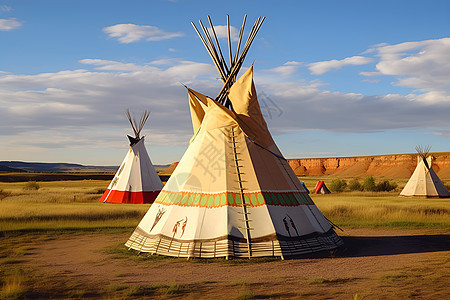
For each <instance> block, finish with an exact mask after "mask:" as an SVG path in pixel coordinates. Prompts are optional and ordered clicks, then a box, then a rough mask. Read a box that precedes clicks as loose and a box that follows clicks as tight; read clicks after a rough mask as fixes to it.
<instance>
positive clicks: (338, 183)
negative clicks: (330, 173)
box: [330, 179, 347, 192]
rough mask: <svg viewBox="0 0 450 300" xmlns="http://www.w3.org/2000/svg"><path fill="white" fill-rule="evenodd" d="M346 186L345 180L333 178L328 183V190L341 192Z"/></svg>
mask: <svg viewBox="0 0 450 300" xmlns="http://www.w3.org/2000/svg"><path fill="white" fill-rule="evenodd" d="M346 186H347V182H345V180H340V179H333V180H332V181H331V183H330V190H332V191H333V192H343V191H344V189H345V187H346Z"/></svg>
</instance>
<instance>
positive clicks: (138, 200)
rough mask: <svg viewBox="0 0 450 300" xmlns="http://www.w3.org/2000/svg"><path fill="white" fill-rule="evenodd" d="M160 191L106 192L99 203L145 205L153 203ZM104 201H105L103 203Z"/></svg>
mask: <svg viewBox="0 0 450 300" xmlns="http://www.w3.org/2000/svg"><path fill="white" fill-rule="evenodd" d="M159 192H160V191H150V192H149V191H144V192H129V191H117V190H109V189H108V190H106V192H105V193H104V194H103V196H102V198H100V200H99V202H107V203H129V204H145V203H153V201H155V199H156V197H158V194H159ZM105 199H106V201H105Z"/></svg>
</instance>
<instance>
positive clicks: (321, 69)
mask: <svg viewBox="0 0 450 300" xmlns="http://www.w3.org/2000/svg"><path fill="white" fill-rule="evenodd" d="M373 61H374V59H373V58H370V57H364V56H352V57H347V58H344V59H341V60H337V59H333V60H327V61H319V62H315V63H311V64H309V70H310V71H311V73H312V74H314V75H322V74H324V73H327V72H329V71H331V70H333V69H340V68H342V67H344V66H360V65H366V64H369V63H371V62H373Z"/></svg>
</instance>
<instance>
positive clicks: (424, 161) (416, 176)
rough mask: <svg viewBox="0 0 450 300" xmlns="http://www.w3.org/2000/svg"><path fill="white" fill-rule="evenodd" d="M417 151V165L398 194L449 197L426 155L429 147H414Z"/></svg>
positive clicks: (429, 157) (449, 194)
mask: <svg viewBox="0 0 450 300" xmlns="http://www.w3.org/2000/svg"><path fill="white" fill-rule="evenodd" d="M416 150H417V152H418V153H419V155H418V157H417V167H416V169H415V170H414V173H413V174H412V175H411V178H410V179H409V180H408V183H406V185H405V187H404V188H403V190H402V192H401V193H400V196H405V197H440V198H447V197H450V193H449V191H448V190H447V188H446V187H445V185H444V184H443V183H442V181H441V180H440V179H439V177H438V176H437V175H436V173H435V172H434V170H433V168H432V167H431V165H432V160H431V156H429V155H428V153H429V151H430V147H426V148H425V149H422V148H421V147H420V146H417V147H416Z"/></svg>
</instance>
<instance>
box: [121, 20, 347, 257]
mask: <svg viewBox="0 0 450 300" xmlns="http://www.w3.org/2000/svg"><path fill="white" fill-rule="evenodd" d="M208 20H209V23H210V28H209V29H207V28H206V27H204V26H203V24H202V23H201V22H200V26H201V29H202V31H203V34H204V36H203V35H201V34H200V32H199V31H198V30H197V28H195V26H194V28H195V29H196V31H197V33H198V34H199V36H200V38H201V39H202V41H203V43H204V45H205V47H206V48H207V50H208V52H209V54H210V55H211V57H212V58H213V61H214V62H215V64H216V66H217V68H218V70H219V73H220V74H221V78H222V81H223V82H224V87H223V89H222V90H221V92H220V93H219V95H218V97H216V98H215V99H212V98H210V97H207V96H205V95H203V94H201V93H198V92H196V91H194V90H192V89H189V88H188V94H189V103H190V109H191V117H192V124H193V129H194V135H193V137H192V139H191V141H190V145H189V147H188V149H187V150H186V153H185V154H184V156H183V157H182V159H181V160H180V163H179V164H178V166H177V168H176V169H175V171H174V173H173V174H172V176H171V178H170V179H169V180H168V182H167V183H166V185H165V187H164V189H163V190H162V191H161V193H160V194H159V196H158V198H157V199H156V200H155V202H154V204H153V205H152V207H151V208H150V209H149V211H148V212H147V214H146V215H145V216H144V218H143V219H142V221H141V222H140V223H139V225H138V227H137V228H136V229H135V231H134V233H133V234H132V236H131V237H130V239H129V240H128V241H127V242H126V246H128V247H129V248H131V249H136V250H138V251H141V252H150V253H155V254H161V255H168V256H177V257H227V258H228V257H249V258H251V257H260V256H281V257H283V258H285V257H295V256H297V255H301V254H305V253H311V252H317V251H323V250H332V249H335V248H337V247H338V246H340V245H342V244H343V242H342V240H341V239H340V238H339V237H338V236H337V235H336V233H335V232H334V230H333V228H332V226H331V225H330V223H329V222H328V221H327V219H326V218H325V217H324V216H323V215H322V213H321V212H320V211H319V209H318V208H317V207H316V205H315V204H314V203H313V201H312V200H311V198H310V197H309V195H308V194H307V192H306V191H305V189H304V188H303V186H302V184H301V183H300V181H299V180H298V179H297V177H296V176H295V174H294V172H293V171H292V169H291V167H290V166H289V164H288V163H287V161H286V159H285V158H284V157H283V155H282V154H281V152H280V150H279V149H278V147H277V146H276V144H275V142H274V141H273V139H272V136H271V134H270V132H269V130H268V127H267V124H266V122H265V121H264V118H263V116H262V113H261V109H260V106H259V103H258V99H257V94H256V89H255V86H254V83H253V67H250V68H249V69H248V70H247V71H246V72H245V73H244V74H243V75H242V76H241V77H240V78H239V79H238V80H236V77H237V74H238V72H239V69H240V67H241V66H242V63H243V60H244V57H245V55H246V53H247V51H248V49H249V47H250V45H251V43H252V41H253V39H254V38H255V36H256V33H257V32H258V30H259V28H260V26H261V24H262V22H263V21H264V18H262V19H261V18H258V19H257V20H256V22H255V24H254V25H253V27H252V29H251V32H250V35H249V37H248V39H247V42H246V43H245V45H244V46H243V49H242V51H239V49H240V44H241V40H242V33H243V30H244V26H245V18H244V22H243V24H242V27H241V31H240V36H239V40H238V48H237V51H236V53H235V55H234V57H233V56H232V55H231V45H230V44H229V52H230V63H229V66H228V65H227V64H226V62H225V59H224V58H223V55H222V52H221V50H220V47H219V45H218V40H217V37H216V34H215V31H214V26H213V25H212V22H211V20H210V19H209V17H208ZM228 29H229V25H228ZM211 34H212V36H213V37H211ZM213 39H214V41H215V45H214V42H213ZM230 40H231V39H230V38H228V41H229V42H230Z"/></svg>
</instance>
